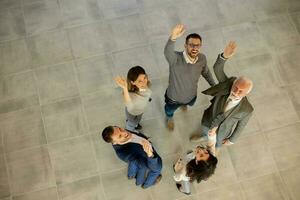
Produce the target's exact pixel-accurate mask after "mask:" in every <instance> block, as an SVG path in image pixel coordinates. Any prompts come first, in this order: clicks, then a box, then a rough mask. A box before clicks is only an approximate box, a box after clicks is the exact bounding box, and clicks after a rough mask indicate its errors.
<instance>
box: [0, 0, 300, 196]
mask: <svg viewBox="0 0 300 200" xmlns="http://www.w3.org/2000/svg"><path fill="white" fill-rule="evenodd" d="M176 23H184V24H185V25H186V27H187V33H191V32H198V33H199V34H200V35H202V37H203V47H202V51H203V52H204V53H205V54H206V56H207V58H208V63H209V67H210V68H211V67H212V64H213V62H214V59H215V58H216V56H217V54H218V53H219V52H221V51H222V49H223V47H224V45H225V44H226V43H227V42H228V41H229V40H235V41H237V43H238V52H237V54H236V55H235V57H234V58H232V59H231V60H230V61H228V63H227V64H226V72H227V73H228V74H230V75H235V76H238V75H246V76H248V77H250V78H251V79H253V81H254V84H255V86H254V90H253V92H252V93H251V95H250V100H251V102H252V103H253V105H254V108H255V113H254V115H253V117H252V119H251V120H250V122H249V124H248V125H247V128H246V130H244V132H243V134H242V136H241V137H240V139H239V141H238V142H237V143H236V144H235V145H233V146H231V147H229V148H225V147H224V148H223V149H222V151H221V153H220V156H219V165H218V168H217V170H216V173H215V175H214V176H213V177H211V178H210V179H209V180H208V181H204V182H201V183H200V184H193V186H192V193H193V195H192V196H189V197H187V196H185V195H183V194H181V193H179V192H178V191H177V190H176V187H175V184H174V181H173V179H172V168H171V165H172V163H173V162H174V160H175V159H176V158H177V156H178V155H179V154H180V153H181V152H185V151H186V150H187V149H191V148H192V145H191V144H190V143H189V141H188V137H189V136H190V135H191V134H192V133H194V132H195V131H197V130H199V125H200V120H201V116H202V113H203V110H204V109H205V108H206V107H207V105H208V104H209V98H208V97H206V96H204V95H202V94H200V92H201V91H202V90H204V89H206V88H207V87H208V84H207V83H206V82H205V81H204V80H203V79H200V81H199V96H198V100H197V103H196V105H195V106H193V107H191V108H189V111H188V112H187V113H183V112H182V111H180V110H179V111H178V112H176V115H175V122H176V127H175V130H174V131H173V132H169V131H168V130H167V129H166V127H165V124H164V113H163V101H164V99H163V94H164V91H165V89H166V86H167V76H168V65H167V62H166V60H165V58H164V56H163V47H164V45H165V42H166V40H167V38H168V35H169V33H170V30H171V28H172V27H173V26H174V25H175V24H176ZM187 33H186V34H187ZM299 33H300V1H299V0H0V200H40V199H43V200H71V199H72V200H92V199H93V200H137V199H139V200H173V199H181V200H196V199H207V200H226V199H228V200H229V199H230V200H232V199H235V200H277V199H278V200H281V199H283V200H299V199H300V191H299V185H300V120H299V119H300V92H299V91H300V78H299V77H300V64H299V63H300V34H299ZM186 34H185V35H186ZM183 41H184V36H183V37H182V38H180V39H179V40H178V41H177V44H176V48H177V49H182V47H183ZM133 65H141V66H143V67H144V68H146V71H147V72H148V73H149V75H150V78H151V80H152V90H153V101H152V102H151V105H150V106H149V109H148V110H147V111H146V113H145V115H144V118H143V121H142V125H143V126H144V130H145V133H146V134H147V135H149V136H151V137H152V140H153V142H154V145H155V146H156V147H157V149H158V152H159V153H160V154H161V156H162V157H163V161H164V168H163V179H162V181H161V183H160V184H159V185H157V186H154V187H152V188H149V189H147V190H143V189H141V188H139V187H136V186H135V185H134V182H133V181H128V180H127V178H126V176H125V171H126V164H124V163H123V162H121V161H120V160H119V159H117V157H116V155H115V154H114V152H113V149H112V148H111V146H110V145H109V144H106V143H104V142H103V141H102V140H101V138H100V137H99V133H100V132H101V130H102V129H103V128H104V127H105V126H106V125H111V124H114V125H120V126H123V125H124V117H125V116H124V106H123V103H122V96H121V90H120V89H119V88H118V87H117V86H116V85H115V84H114V82H113V77H114V76H115V75H118V74H121V75H125V73H126V71H127V70H128V68H129V67H131V66H133Z"/></svg>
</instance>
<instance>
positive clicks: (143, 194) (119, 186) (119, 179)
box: [101, 168, 152, 200]
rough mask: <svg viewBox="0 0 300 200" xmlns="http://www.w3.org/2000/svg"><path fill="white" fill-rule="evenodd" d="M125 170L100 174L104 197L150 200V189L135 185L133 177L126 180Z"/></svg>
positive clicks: (113, 199)
mask: <svg viewBox="0 0 300 200" xmlns="http://www.w3.org/2000/svg"><path fill="white" fill-rule="evenodd" d="M126 171H127V168H126V169H122V170H117V171H113V172H110V173H105V174H102V175H101V177H102V181H103V183H105V184H103V188H104V192H105V194H106V199H107V200H116V199H124V200H138V199H141V200H151V199H152V198H151V196H150V190H149V189H147V190H144V189H142V188H141V187H138V186H136V185H135V180H134V179H133V180H128V179H127V172H126ZM116 191H118V192H116Z"/></svg>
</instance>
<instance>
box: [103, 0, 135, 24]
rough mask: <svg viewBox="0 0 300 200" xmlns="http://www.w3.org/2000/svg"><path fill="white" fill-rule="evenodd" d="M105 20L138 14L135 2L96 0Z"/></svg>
mask: <svg viewBox="0 0 300 200" xmlns="http://www.w3.org/2000/svg"><path fill="white" fill-rule="evenodd" d="M98 2H99V5H101V8H102V12H103V15H104V17H105V19H113V18H117V17H124V16H128V15H131V14H136V13H138V5H137V0H127V1H122V0H98Z"/></svg>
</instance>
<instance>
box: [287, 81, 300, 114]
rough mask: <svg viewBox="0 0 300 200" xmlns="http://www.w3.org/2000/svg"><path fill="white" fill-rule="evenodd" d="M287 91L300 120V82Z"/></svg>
mask: <svg viewBox="0 0 300 200" xmlns="http://www.w3.org/2000/svg"><path fill="white" fill-rule="evenodd" d="M285 90H286V91H287V93H288V95H289V97H290V99H291V101H292V103H293V105H294V108H295V110H296V112H297V114H298V118H299V117H300V82H297V83H296V84H292V85H288V86H286V87H285Z"/></svg>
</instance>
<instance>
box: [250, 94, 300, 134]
mask: <svg viewBox="0 0 300 200" xmlns="http://www.w3.org/2000/svg"><path fill="white" fill-rule="evenodd" d="M252 102H253V107H254V109H255V115H256V117H257V119H258V122H259V125H260V127H261V130H271V129H275V128H279V127H283V126H286V125H289V124H292V123H295V122H298V121H299V118H298V116H297V114H296V112H295V109H294V107H293V105H292V102H291V101H290V99H289V98H288V95H287V93H286V91H283V90H281V91H280V93H279V94H276V95H267V96H265V97H262V98H259V99H253V101H252Z"/></svg>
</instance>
